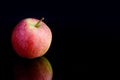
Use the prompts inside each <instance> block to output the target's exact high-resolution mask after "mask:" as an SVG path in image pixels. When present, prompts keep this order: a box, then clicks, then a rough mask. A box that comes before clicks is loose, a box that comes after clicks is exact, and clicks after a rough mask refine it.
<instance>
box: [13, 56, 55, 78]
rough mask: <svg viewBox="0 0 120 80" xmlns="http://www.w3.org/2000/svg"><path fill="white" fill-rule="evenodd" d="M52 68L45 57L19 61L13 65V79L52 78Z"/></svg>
mask: <svg viewBox="0 0 120 80" xmlns="http://www.w3.org/2000/svg"><path fill="white" fill-rule="evenodd" d="M52 77H53V70H52V66H51V64H50V62H49V61H48V59H47V58H45V57H40V58H38V59H34V60H32V61H28V62H22V61H19V62H17V63H16V64H15V65H14V79H15V80H52Z"/></svg>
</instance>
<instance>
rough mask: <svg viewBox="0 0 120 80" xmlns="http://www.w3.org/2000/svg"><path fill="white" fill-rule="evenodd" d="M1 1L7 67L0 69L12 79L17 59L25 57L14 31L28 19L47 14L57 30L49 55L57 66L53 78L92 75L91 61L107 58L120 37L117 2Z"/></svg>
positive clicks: (1, 54)
mask: <svg viewBox="0 0 120 80" xmlns="http://www.w3.org/2000/svg"><path fill="white" fill-rule="evenodd" d="M1 4H2V5H1V14H0V18H1V19H0V24H1V26H0V42H1V44H0V59H1V65H3V66H2V67H1V70H2V71H0V72H1V73H2V72H5V74H3V75H7V76H9V77H8V78H13V76H12V65H13V62H14V60H16V59H21V58H20V57H19V56H17V55H16V54H15V52H14V50H13V48H12V45H11V41H10V39H11V33H12V30H13V28H14V27H15V25H16V24H17V23H18V22H19V21H20V20H22V19H24V18H27V17H32V18H38V19H40V18H41V17H44V18H45V20H44V22H45V23H46V24H47V25H48V26H49V27H50V29H51V31H52V33H53V40H52V44H51V47H50V49H49V50H48V52H47V53H46V54H45V56H46V57H47V59H48V60H49V61H50V62H51V65H52V67H53V73H54V75H53V80H66V79H68V78H70V79H73V80H79V79H81V78H88V75H87V73H88V64H89V61H91V59H93V61H96V60H98V59H99V60H100V61H102V60H105V58H106V57H107V56H108V55H109V53H110V52H111V45H112V43H113V42H117V41H118V40H119V39H120V38H119V35H120V32H119V26H120V23H119V21H120V16H119V11H118V7H119V6H118V5H117V4H116V3H113V2H91V1H85V2H82V1H76V0H75V1H57V0H56V1H51V0H49V1H13V2H11V1H10V2H7V3H6V2H5V1H4V2H2V3H1ZM96 63H98V62H96ZM89 70H91V69H90V68H89ZM2 78H4V77H2ZM6 78H7V77H6ZM77 78H79V79H77ZM0 80H2V79H0ZM3 80H5V79H3Z"/></svg>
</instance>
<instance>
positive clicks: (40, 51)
mask: <svg viewBox="0 0 120 80" xmlns="http://www.w3.org/2000/svg"><path fill="white" fill-rule="evenodd" d="M39 21H40V20H38V19H35V18H26V19H23V20H21V21H20V22H19V23H18V24H17V25H16V26H15V28H14V30H13V32H12V46H13V48H14V50H15V51H16V53H17V54H18V55H19V56H21V57H23V58H28V59H33V58H37V57H40V56H43V55H44V54H45V53H46V52H47V51H48V49H49V47H50V45H51V41H52V32H51V30H50V28H49V27H48V26H47V25H46V24H45V23H44V22H43V21H41V22H40V25H39V26H38V27H36V26H35V25H36V24H37V23H38V22H39Z"/></svg>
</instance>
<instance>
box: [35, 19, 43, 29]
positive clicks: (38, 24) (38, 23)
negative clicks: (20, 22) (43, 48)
mask: <svg viewBox="0 0 120 80" xmlns="http://www.w3.org/2000/svg"><path fill="white" fill-rule="evenodd" d="M43 20H44V17H42V18H41V19H40V20H39V21H38V22H37V24H36V25H35V27H37V28H38V27H39V26H40V22H42V21H43Z"/></svg>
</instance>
